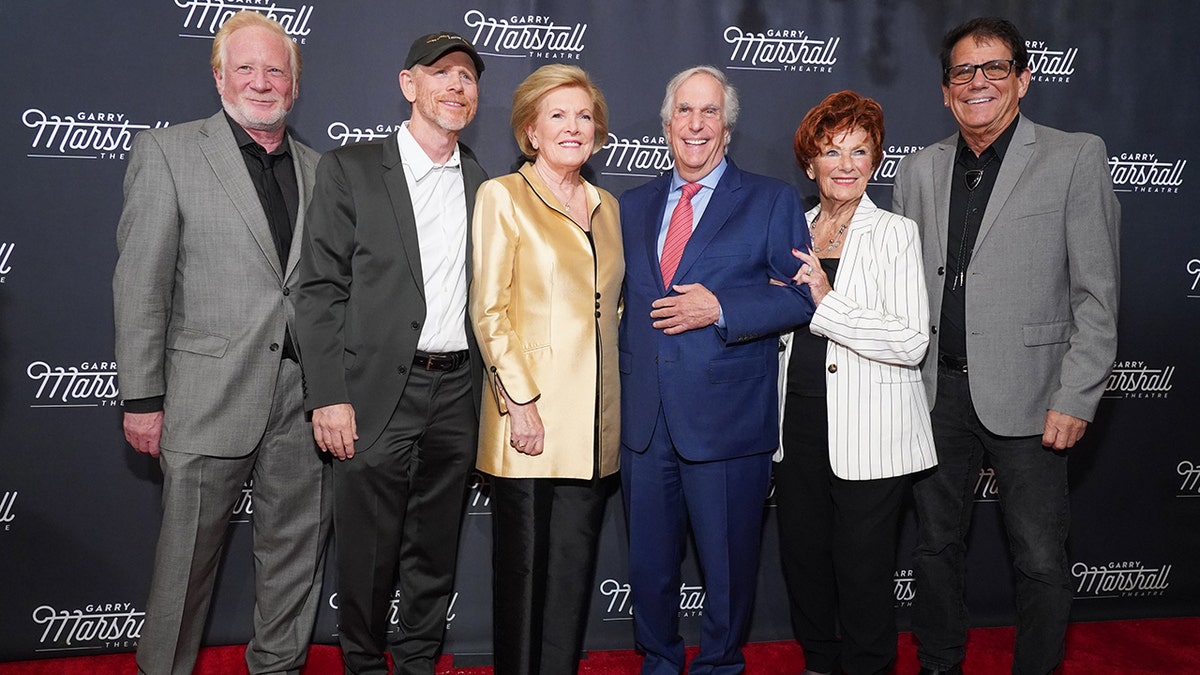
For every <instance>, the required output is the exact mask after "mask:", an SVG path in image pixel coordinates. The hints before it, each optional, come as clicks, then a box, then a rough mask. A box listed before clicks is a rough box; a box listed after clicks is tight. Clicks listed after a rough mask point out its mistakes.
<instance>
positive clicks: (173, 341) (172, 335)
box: [167, 328, 229, 359]
mask: <svg viewBox="0 0 1200 675" xmlns="http://www.w3.org/2000/svg"><path fill="white" fill-rule="evenodd" d="M167 349H174V350H176V351H181V352H190V353H192V354H200V355H201V356H212V357H215V358H218V359H219V358H221V357H222V356H225V350H227V349H229V338H227V337H224V336H222V335H214V334H212V333H205V332H203V331H198V330H193V329H191V328H172V329H171V330H170V332H168V333H167Z"/></svg>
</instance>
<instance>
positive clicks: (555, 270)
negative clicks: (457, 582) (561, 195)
mask: <svg viewBox="0 0 1200 675" xmlns="http://www.w3.org/2000/svg"><path fill="white" fill-rule="evenodd" d="M583 187H584V190H585V191H586V195H587V203H588V209H589V211H590V212H591V227H592V235H593V236H592V238H593V241H594V244H595V246H594V248H593V245H592V243H591V242H589V241H588V236H587V233H586V232H584V231H583V229H581V228H580V227H579V226H578V225H577V224H576V223H575V222H574V221H572V220H571V219H570V217H568V216H567V214H566V212H565V211H563V210H562V203H561V202H560V201H559V199H558V198H557V197H555V196H554V194H553V193H551V191H550V188H549V187H547V185H546V184H545V182H543V181H542V179H541V177H540V176H538V174H537V172H536V171H534V169H533V165H532V164H525V166H523V167H522V168H521V170H520V171H519V172H518V173H512V174H508V175H506V176H501V177H500V178H496V179H493V180H489V181H487V182H485V183H484V184H483V185H481V186H480V188H479V192H478V193H477V194H476V197H475V214H474V220H473V221H472V234H471V236H472V244H473V249H474V253H473V255H474V274H473V279H472V284H471V300H470V308H471V320H472V323H473V325H474V326H475V335H476V337H477V338H478V341H479V349H480V351H481V353H482V355H483V360H484V365H485V366H486V372H485V378H486V380H487V383H486V386H485V388H484V393H483V401H482V406H481V412H480V420H479V457H478V460H477V462H476V466H477V467H478V468H479V470H480V471H483V472H485V473H488V474H491V475H494V476H503V477H506V478H592V477H593V448H594V447H597V446H598V447H599V450H600V462H599V466H600V475H601V476H608V475H610V474H613V473H615V472H616V471H617V469H618V467H619V448H620V442H621V433H620V431H621V427H620V423H621V419H620V416H621V412H620V411H621V406H620V398H621V397H620V394H621V392H620V377H619V373H618V370H617V322H618V318H619V316H618V307H619V304H620V296H621V280H622V277H623V276H624V274H625V260H624V257H623V252H622V248H621V224H620V215H619V213H620V212H619V210H618V207H617V200H616V198H614V197H613V196H612V195H611V194H609V193H608V192H606V191H604V190H601V189H599V188H597V187H594V186H593V185H591V184H589V183H586V182H585V183H584V184H583ZM501 386H503V387H504V390H505V391H507V392H508V395H509V397H510V398H512V400H513V401H518V402H522V403H523V402H526V401H532V400H535V399H536V400H537V407H538V413H539V415H540V416H541V418H542V423H543V425H544V426H545V434H546V435H545V449H544V451H543V452H542V454H540V455H538V456H536V457H531V456H529V455H525V454H522V453H519V452H517V451H516V450H515V449H513V448H512V447H510V446H509V444H508V439H509V424H508V416H507V409H506V408H507V406H506V405H505V402H504V397H503V395H502V394H501V393H500V387H501ZM597 402H599V407H600V410H599V411H598V412H597V410H596V405H597ZM597 428H598V429H599V433H600V438H599V442H598V443H597V439H596V438H595V433H596V431H597Z"/></svg>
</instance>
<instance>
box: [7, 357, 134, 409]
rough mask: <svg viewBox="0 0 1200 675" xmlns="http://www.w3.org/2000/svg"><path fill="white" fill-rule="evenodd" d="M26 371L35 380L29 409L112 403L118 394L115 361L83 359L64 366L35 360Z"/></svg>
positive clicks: (93, 405) (87, 406)
mask: <svg viewBox="0 0 1200 675" xmlns="http://www.w3.org/2000/svg"><path fill="white" fill-rule="evenodd" d="M25 374H26V375H28V376H29V379H31V380H33V381H34V382H35V383H37V392H36V393H35V394H34V396H33V397H34V399H35V400H36V403H32V404H30V406H29V407H31V408H94V407H97V406H115V405H116V404H117V395H118V394H119V393H120V391H119V390H118V389H117V364H116V362H114V361H84V362H83V363H81V364H79V365H78V366H67V367H65V368H64V367H63V366H51V365H50V364H49V363H46V362H45V361H34V362H33V363H31V364H29V366H28V367H27V368H26V369H25Z"/></svg>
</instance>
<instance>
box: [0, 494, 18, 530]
mask: <svg viewBox="0 0 1200 675" xmlns="http://www.w3.org/2000/svg"><path fill="white" fill-rule="evenodd" d="M16 503H17V491H16V490H10V491H8V492H5V493H3V494H0V530H2V531H4V532H8V531H9V530H10V529H12V522H13V521H14V520H16V519H17V514H16V513H13V505H14V504H16Z"/></svg>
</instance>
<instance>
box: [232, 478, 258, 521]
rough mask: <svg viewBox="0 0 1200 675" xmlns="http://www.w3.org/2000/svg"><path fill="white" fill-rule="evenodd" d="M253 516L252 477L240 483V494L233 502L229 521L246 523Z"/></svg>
mask: <svg viewBox="0 0 1200 675" xmlns="http://www.w3.org/2000/svg"><path fill="white" fill-rule="evenodd" d="M253 517H254V479H253V478H247V479H246V482H245V483H242V494H240V495H238V499H237V501H236V502H234V503H233V513H231V514H229V522H231V523H248V522H250V521H251V519H252V518H253Z"/></svg>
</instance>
